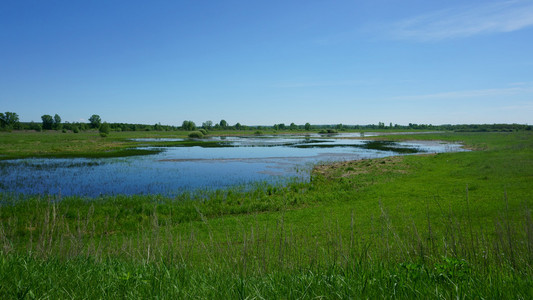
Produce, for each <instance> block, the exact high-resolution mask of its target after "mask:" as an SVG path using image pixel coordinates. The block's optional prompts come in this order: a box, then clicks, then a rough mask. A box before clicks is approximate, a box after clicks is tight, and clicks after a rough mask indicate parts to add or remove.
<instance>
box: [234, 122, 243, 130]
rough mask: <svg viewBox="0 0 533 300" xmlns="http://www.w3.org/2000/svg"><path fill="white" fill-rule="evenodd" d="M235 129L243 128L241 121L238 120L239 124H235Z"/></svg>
mask: <svg viewBox="0 0 533 300" xmlns="http://www.w3.org/2000/svg"><path fill="white" fill-rule="evenodd" d="M235 129H237V130H241V129H242V125H241V123H238V122H237V124H235Z"/></svg>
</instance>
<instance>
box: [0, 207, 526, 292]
mask: <svg viewBox="0 0 533 300" xmlns="http://www.w3.org/2000/svg"><path fill="white" fill-rule="evenodd" d="M465 201H467V200H465ZM64 203H69V202H68V201H67V202H64ZM17 205H23V206H24V207H25V209H30V210H31V214H29V215H28V216H30V217H27V218H24V219H23V220H21V219H20V218H19V216H18V215H17V214H11V215H9V214H6V213H4V214H3V215H2V226H1V227H0V249H1V255H0V270H1V272H0V274H3V275H1V278H0V282H1V283H2V285H1V287H0V295H2V296H3V298H4V297H7V298H24V297H27V298H32V297H34V296H35V297H38V298H41V297H51V298H66V297H76V298H83V297H90V298H95V297H97V298H100V297H118V296H120V297H123V296H125V297H133V298H137V297H154V296H158V295H159V296H163V297H217V298H218V297H231V298H247V297H258V298H272V297H274V298H302V297H303V298H313V297H317V296H325V295H328V297H335V298H336V297H338V298H345V297H406V298H412V297H415V298H425V297H427V296H435V297H443V298H450V297H463V296H475V295H479V296H481V295H485V296H486V295H492V296H494V297H499V296H502V297H507V296H509V297H518V298H529V297H530V296H531V287H532V286H531V284H532V281H531V276H532V275H533V272H532V266H533V265H532V262H533V260H532V258H533V252H532V249H533V234H532V233H533V222H532V220H531V211H530V209H529V208H528V207H527V206H525V205H524V207H522V210H521V213H520V218H515V217H511V216H510V214H509V211H508V209H507V208H506V207H507V205H506V203H505V202H504V201H502V205H501V209H502V213H501V215H500V216H499V217H498V218H496V219H495V220H494V223H493V226H492V228H483V227H476V226H474V224H472V221H471V219H470V218H469V217H468V215H465V214H455V213H454V212H453V211H445V212H442V214H438V215H431V213H430V210H429V209H428V210H427V211H426V213H427V215H428V218H427V224H426V226H424V227H419V226H417V225H416V224H415V223H414V222H411V224H410V225H409V226H404V225H405V224H406V222H404V220H395V219H393V218H391V217H390V216H389V214H388V212H387V210H388V209H389V208H388V207H386V206H384V205H382V204H381V205H380V207H379V210H378V211H375V212H374V213H375V216H376V218H375V219H374V220H371V223H372V225H371V228H370V230H369V231H367V232H360V230H359V229H358V228H357V227H356V225H355V224H356V218H357V214H356V211H352V212H351V213H350V216H351V217H350V220H349V222H343V221H341V220H336V219H334V218H332V219H325V220H324V223H323V224H322V225H321V228H322V229H323V231H322V232H319V233H317V232H313V231H311V232H306V231H299V230H296V228H294V226H293V225H292V224H290V223H287V222H286V221H285V214H286V213H288V211H287V212H285V211H282V212H280V213H279V214H277V216H276V218H272V219H261V218H260V215H251V216H249V217H250V218H252V221H251V222H248V223H247V224H240V225H234V226H230V227H226V228H221V227H219V226H215V225H214V224H212V220H210V219H208V218H206V217H205V216H203V213H202V211H201V210H200V209H197V210H196V213H197V214H198V216H199V219H200V220H199V221H194V222H184V223H172V219H171V218H166V215H165V214H161V213H160V212H158V209H156V208H154V209H153V210H151V211H149V212H139V213H138V214H137V215H136V217H142V218H144V217H146V218H147V221H146V222H141V224H140V225H139V226H138V227H137V228H136V231H135V232H131V231H130V232H125V233H117V232H115V230H116V229H119V228H118V227H117V215H118V214H119V213H120V210H121V209H123V207H120V206H117V207H115V208H114V209H113V210H112V211H108V212H107V216H108V217H106V218H105V220H104V221H103V222H102V219H101V218H98V217H95V216H98V215H99V213H100V212H98V211H97V210H98V209H103V208H104V207H103V206H98V205H90V206H89V209H88V210H87V211H85V212H84V213H83V214H82V213H81V212H80V213H77V214H74V215H71V214H72V211H73V210H72V209H67V208H65V207H63V208H60V206H61V205H64V204H63V203H58V202H55V201H47V202H46V203H43V201H33V202H31V201H30V202H28V203H25V204H17ZM67 205H72V206H73V207H71V208H74V209H75V208H77V207H79V206H78V205H76V204H75V202H70V203H69V204H67ZM2 209H3V210H5V209H6V207H3V208H2ZM106 209H110V207H107V208H106ZM471 209H476V207H475V206H472V207H471ZM21 222H22V223H23V224H26V226H25V228H21V227H20V226H17V225H16V224H17V223H21ZM398 225H401V226H398Z"/></svg>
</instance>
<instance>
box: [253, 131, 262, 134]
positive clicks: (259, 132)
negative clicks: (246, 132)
mask: <svg viewBox="0 0 533 300" xmlns="http://www.w3.org/2000/svg"><path fill="white" fill-rule="evenodd" d="M254 134H255V135H262V134H263V132H262V131H261V130H257V131H256V132H254Z"/></svg>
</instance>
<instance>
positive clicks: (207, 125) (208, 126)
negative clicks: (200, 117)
mask: <svg viewBox="0 0 533 300" xmlns="http://www.w3.org/2000/svg"><path fill="white" fill-rule="evenodd" d="M202 127H203V128H204V129H211V128H212V127H213V121H205V122H203V123H202Z"/></svg>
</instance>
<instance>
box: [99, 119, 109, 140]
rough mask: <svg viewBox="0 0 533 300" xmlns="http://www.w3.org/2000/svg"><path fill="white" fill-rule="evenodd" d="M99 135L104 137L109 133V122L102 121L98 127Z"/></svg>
mask: <svg viewBox="0 0 533 300" xmlns="http://www.w3.org/2000/svg"><path fill="white" fill-rule="evenodd" d="M98 131H99V132H100V136H101V137H106V136H107V135H108V134H109V124H107V122H104V123H102V125H100V128H99V129H98Z"/></svg>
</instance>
